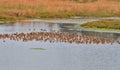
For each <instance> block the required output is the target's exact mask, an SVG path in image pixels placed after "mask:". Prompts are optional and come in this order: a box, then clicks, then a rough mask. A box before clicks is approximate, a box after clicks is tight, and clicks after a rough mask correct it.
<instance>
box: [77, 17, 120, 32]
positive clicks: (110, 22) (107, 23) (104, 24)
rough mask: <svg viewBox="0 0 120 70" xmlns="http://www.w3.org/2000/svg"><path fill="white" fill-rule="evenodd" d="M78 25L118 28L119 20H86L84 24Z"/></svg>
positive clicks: (119, 26) (119, 27)
mask: <svg viewBox="0 0 120 70" xmlns="http://www.w3.org/2000/svg"><path fill="white" fill-rule="evenodd" d="M79 27H83V28H98V29H115V30H120V20H112V19H106V20H99V21H93V22H87V23H85V24H82V25H80V26H79Z"/></svg>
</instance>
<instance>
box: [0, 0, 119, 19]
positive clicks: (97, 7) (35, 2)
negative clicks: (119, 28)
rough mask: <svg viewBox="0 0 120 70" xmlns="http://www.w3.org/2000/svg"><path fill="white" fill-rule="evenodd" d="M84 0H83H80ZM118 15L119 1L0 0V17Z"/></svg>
mask: <svg viewBox="0 0 120 70" xmlns="http://www.w3.org/2000/svg"><path fill="white" fill-rule="evenodd" d="M81 1H85V0H81ZM73 16H88V17H108V16H120V2H118V1H117V2H116V1H108V0H106V1H105V0H96V1H92V0H87V1H86V2H76V1H73V0H17V1H16V0H0V19H6V18H10V19H13V18H14V19H18V18H70V17H73Z"/></svg>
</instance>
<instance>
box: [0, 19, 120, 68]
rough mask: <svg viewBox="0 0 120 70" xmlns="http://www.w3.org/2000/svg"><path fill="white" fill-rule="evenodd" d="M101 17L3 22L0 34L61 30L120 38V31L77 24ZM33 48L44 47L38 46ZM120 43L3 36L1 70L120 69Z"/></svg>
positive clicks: (0, 45) (0, 26) (0, 49)
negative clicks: (63, 41) (94, 28)
mask: <svg viewBox="0 0 120 70" xmlns="http://www.w3.org/2000/svg"><path fill="white" fill-rule="evenodd" d="M96 20H98V19H77V20H72V19H67V20H58V19H57V20H38V19H37V20H36V19H35V20H25V21H18V22H16V23H12V24H1V25H0V34H5V33H10V34H11V33H15V32H24V33H28V32H33V31H34V32H39V31H41V29H45V30H47V31H53V30H56V31H60V32H68V33H75V34H79V35H89V36H96V37H102V38H113V39H115V40H120V33H109V32H94V31H85V30H78V29H77V28H76V26H77V25H79V24H83V23H85V22H89V21H96ZM31 48H44V49H45V50H34V49H31ZM119 50H120V45H119V44H113V45H111V44H76V43H73V44H69V43H57V42H54V43H49V42H42V41H34V40H33V41H28V42H23V41H11V40H9V39H6V41H5V42H3V41H2V40H0V70H120V66H119V65H120V59H119V58H120V55H119V54H120V51H119Z"/></svg>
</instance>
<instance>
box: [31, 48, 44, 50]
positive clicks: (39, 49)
mask: <svg viewBox="0 0 120 70" xmlns="http://www.w3.org/2000/svg"><path fill="white" fill-rule="evenodd" d="M30 49H32V50H45V49H44V48H30Z"/></svg>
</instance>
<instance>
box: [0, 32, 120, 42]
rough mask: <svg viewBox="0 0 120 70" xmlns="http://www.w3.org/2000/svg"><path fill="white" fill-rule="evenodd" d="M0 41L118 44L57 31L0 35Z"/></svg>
mask: <svg viewBox="0 0 120 70" xmlns="http://www.w3.org/2000/svg"><path fill="white" fill-rule="evenodd" d="M0 39H2V40H3V42H5V39H10V40H15V41H20V40H22V41H23V42H27V41H32V40H36V41H44V42H46V41H48V42H50V43H53V42H65V43H77V44H113V43H118V44H120V42H119V41H116V40H114V39H107V38H97V37H94V36H86V35H78V34H70V33H60V32H58V31H52V32H47V31H40V32H30V33H13V34H0Z"/></svg>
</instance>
